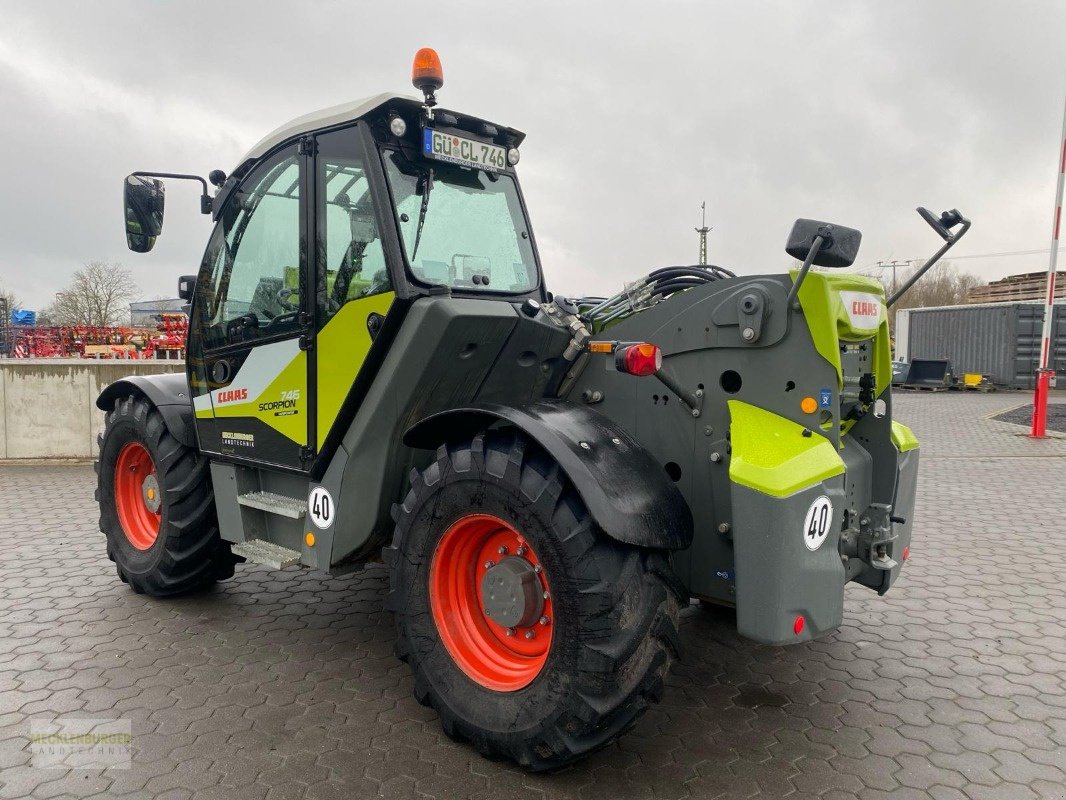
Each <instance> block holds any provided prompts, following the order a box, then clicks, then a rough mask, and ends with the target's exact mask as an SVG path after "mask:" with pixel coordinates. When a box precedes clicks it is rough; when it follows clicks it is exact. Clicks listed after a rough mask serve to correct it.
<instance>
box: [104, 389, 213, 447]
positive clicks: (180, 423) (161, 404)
mask: <svg viewBox="0 0 1066 800" xmlns="http://www.w3.org/2000/svg"><path fill="white" fill-rule="evenodd" d="M131 394H132V395H137V396H142V397H145V398H147V400H148V402H150V403H151V404H152V405H153V406H155V407H156V408H158V409H159V413H160V414H162V415H163V422H165V423H166V426H167V430H168V431H170V433H171V435H172V436H173V437H174V438H175V439H177V440H178V441H179V442H181V443H182V444H183V445H185V446H186V447H197V443H196V425H195V422H194V419H193V408H192V397H191V395H190V393H189V383H188V381H187V380H186V378H185V374H184V373H182V372H164V373H161V374H159V375H133V376H130V377H128V378H122V379H121V380H117V381H115V382H114V383H112V384H109V385H108V386H107V388H105V389H104V390H103V391H102V392H100V396H99V397H97V398H96V407H97V408H99V409H100V410H101V411H110V410H111V409H112V408H114V407H115V400H118V399H120V398H122V397H128V396H129V395H131Z"/></svg>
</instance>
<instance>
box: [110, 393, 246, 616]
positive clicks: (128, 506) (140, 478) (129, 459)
mask: <svg viewBox="0 0 1066 800" xmlns="http://www.w3.org/2000/svg"><path fill="white" fill-rule="evenodd" d="M98 443H99V446H100V460H99V461H97V462H96V471H97V473H98V477H97V489H96V500H97V502H98V503H99V504H100V530H101V531H103V533H104V535H105V536H106V537H107V555H108V558H110V559H111V560H112V561H114V562H115V567H116V570H117V572H118V576H119V578H121V579H122V580H123V581H124V582H125V583H128V584H129V585H130V588H132V589H133V590H134V591H135V592H137V593H145V594H149V595H155V596H160V597H161V596H166V595H175V594H182V593H185V592H190V591H194V590H196V589H200V588H203V587H205V586H208V585H210V584H212V583H214V582H215V581H217V580H221V579H223V578H229V577H231V576H232V575H233V565H234V562H235V560H236V559H235V558H234V556H233V554H232V552H231V551H230V546H229V543H228V542H225V541H223V539H222V537H221V536H220V535H219V531H218V520H217V517H216V513H215V499H214V494H213V492H212V490H211V476H210V474H209V466H208V461H207V459H206V458H204V456H202V455H201V454H200V453H199V452H198V451H197V450H196V449H195V448H191V447H186V446H185V445H183V444H182V443H181V442H179V441H178V440H177V439H175V438H174V437H173V436H172V435H171V433H170V431H168V430H167V427H166V423H164V421H163V417H162V415H161V414H160V413H159V411H158V410H156V409H155V407H153V406H152V405H151V404H150V403H149V402H148V401H147V400H146V399H144V398H139V397H134V396H129V397H124V398H121V399H118V400H116V401H115V407H114V409H113V410H112V411H110V412H109V413H108V415H107V421H106V425H105V427H104V432H103V433H102V434H101V435H100V438H99V440H98Z"/></svg>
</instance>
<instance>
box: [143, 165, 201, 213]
mask: <svg viewBox="0 0 1066 800" xmlns="http://www.w3.org/2000/svg"><path fill="white" fill-rule="evenodd" d="M130 174H131V175H136V176H137V177H139V178H176V179H178V180H183V181H200V185H201V186H203V188H204V191H203V194H201V195H200V213H201V214H210V213H211V201H212V199H213V198H212V197H211V195H210V194H208V192H207V181H205V180H204V179H203V178H201V177H200V176H199V175H182V174H180V173H177V172H132V173H130Z"/></svg>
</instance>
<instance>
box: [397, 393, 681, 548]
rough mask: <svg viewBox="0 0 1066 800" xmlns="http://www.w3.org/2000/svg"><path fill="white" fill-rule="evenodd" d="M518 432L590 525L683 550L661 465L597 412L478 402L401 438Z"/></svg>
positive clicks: (428, 444)
mask: <svg viewBox="0 0 1066 800" xmlns="http://www.w3.org/2000/svg"><path fill="white" fill-rule="evenodd" d="M500 424H503V425H509V426H513V427H515V428H518V429H519V430H521V431H522V432H523V433H525V434H526V435H527V436H529V437H530V438H531V439H533V440H534V441H536V442H537V443H538V444H539V445H540V446H541V447H543V448H544V449H545V450H546V451H547V452H548V454H549V455H550V456H551V457H552V458H553V459H555V461H556V462H557V463H558V464H559V466H560V468H561V469H562V470H563V472H565V473H566V476H567V477H568V478H569V479H570V481H571V482H572V483H573V484H574V488H575V489H576V490H577V492H578V494H579V495H581V499H582V500H583V501H584V502H585V505H586V506H587V507H588V510H589V513H590V514H591V515H592V519H593V520H594V521H595V522H596V524H597V525H598V526H599V527H600V528H601V529H602V530H603V532H604V533H606V534H607V535H608V536H610V537H611V538H612V539H616V540H618V541H620V542H625V543H626V544H633V545H638V546H641V547H657V548H664V549H668V550H682V549H684V548H686V547H688V546H689V545H690V544H691V543H692V512H691V511H690V510H689V507H688V504H687V503H686V502H685V499H684V497H683V496H682V495H681V492H680V491H679V490H678V488H677V487H676V486H675V485H674V484H673V482H672V481H671V480H670V479H669V477H668V476H667V474H666V472H665V470H664V469H663V466H662V464H659V463H658V462H657V461H656V460H655V459H654V458H653V457H652V455H651V454H650V453H649V452H648V451H647V450H645V449H644V448H643V447H642V446H641V445H640V444H639V443H637V442H636V441H635V440H634V439H633V438H632V437H631V436H630V435H629V434H628V433H626V432H625V431H624V430H623V429H622V428H620V427H618V426H616V425H615V424H614V423H613V422H611V421H610V420H609V419H607V418H606V417H604V416H603V415H602V414H598V413H597V412H595V411H593V410H591V409H589V408H586V407H584V406H578V405H574V404H572V403H566V402H559V401H541V402H537V403H532V404H529V405H525V406H517V407H516V406H505V405H498V404H494V403H493V404H488V403H486V404H478V405H473V406H469V407H465V408H456V409H451V410H448V411H444V412H442V413H440V414H434V415H432V416H430V417H427V418H426V419H424V420H422V421H421V422H419V423H418V424H416V425H415V426H413V427H412V428H410V429H409V430H408V431H407V433H405V434H404V437H403V441H404V444H406V445H407V446H408V447H416V448H421V449H427V450H429V449H433V448H436V447H438V446H439V445H441V444H447V443H453V442H456V443H457V442H462V441H468V440H469V439H471V438H473V436H474V435H476V434H477V433H479V432H480V431H483V430H485V429H487V428H489V427H491V426H493V425H500Z"/></svg>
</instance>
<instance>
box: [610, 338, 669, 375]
mask: <svg viewBox="0 0 1066 800" xmlns="http://www.w3.org/2000/svg"><path fill="white" fill-rule="evenodd" d="M614 365H615V366H616V367H617V368H618V369H619V370H621V371H622V372H627V373H629V374H630V375H637V376H639V377H644V376H646V375H654V374H655V373H656V372H658V371H659V368H660V367H661V366H662V365H663V351H662V350H660V349H659V348H658V347H656V346H655V345H653V344H644V343H642V344H631V345H627V346H625V347H619V348H618V349H617V350H616V351H615V354H614Z"/></svg>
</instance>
